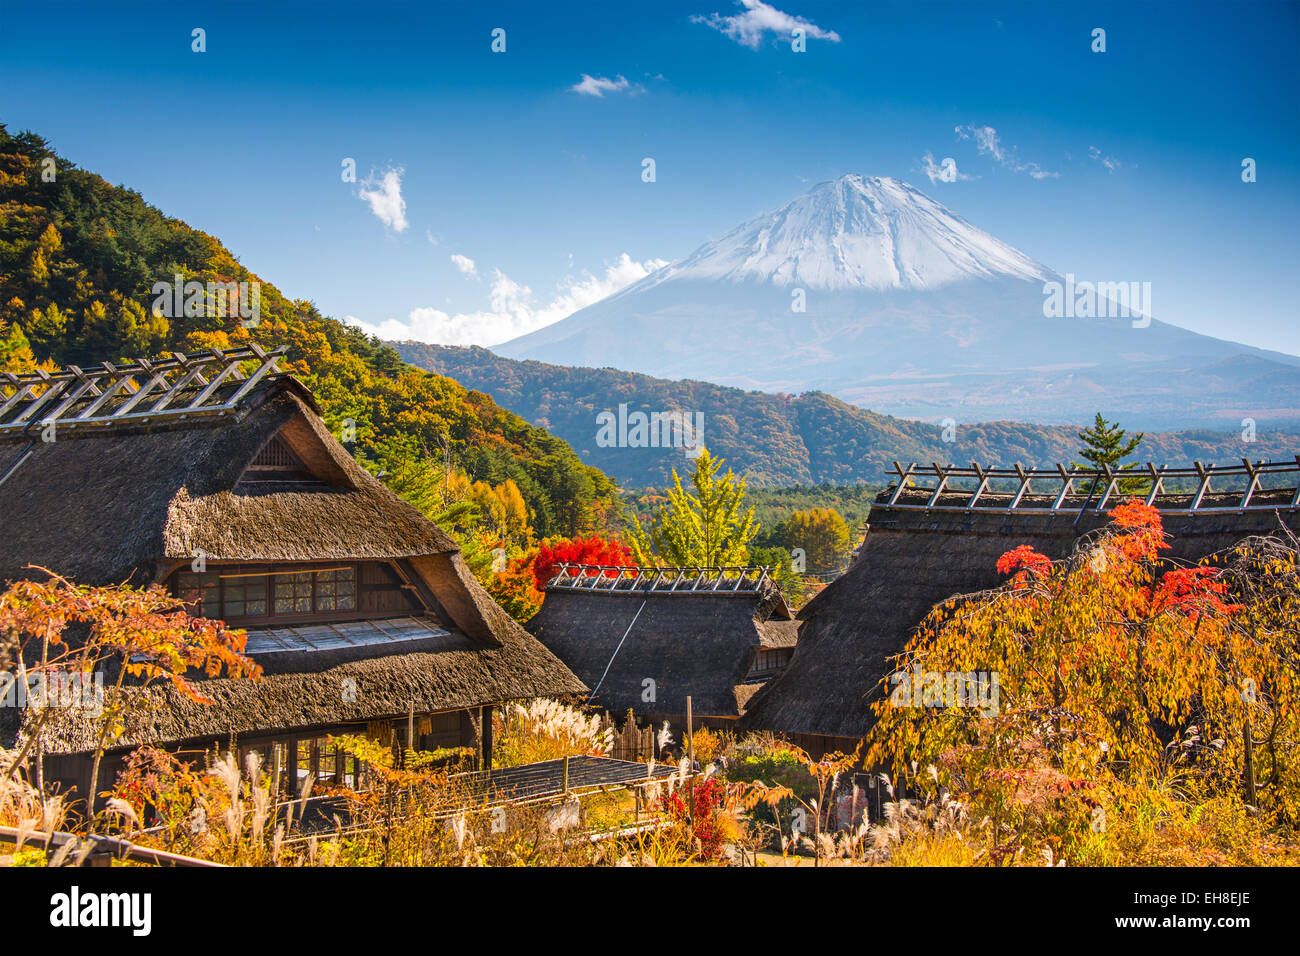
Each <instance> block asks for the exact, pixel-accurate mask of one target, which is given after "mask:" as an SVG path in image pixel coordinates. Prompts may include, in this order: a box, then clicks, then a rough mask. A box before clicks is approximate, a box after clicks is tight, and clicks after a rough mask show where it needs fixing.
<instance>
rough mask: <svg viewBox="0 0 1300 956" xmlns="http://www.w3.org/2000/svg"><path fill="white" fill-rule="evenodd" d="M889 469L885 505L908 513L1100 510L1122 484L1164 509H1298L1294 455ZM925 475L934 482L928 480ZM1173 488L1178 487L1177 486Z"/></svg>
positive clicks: (1299, 479) (1299, 461) (1298, 468)
mask: <svg viewBox="0 0 1300 956" xmlns="http://www.w3.org/2000/svg"><path fill="white" fill-rule="evenodd" d="M893 470H894V473H895V474H896V475H897V476H898V480H897V481H896V482H895V483H894V484H893V486H892V490H891V492H890V497H889V500H888V503H887V504H888V506H889V507H891V508H901V509H909V510H924V511H931V510H936V511H939V510H944V511H953V510H956V511H976V510H978V511H1016V512H1030V513H1033V512H1040V513H1048V514H1050V513H1054V512H1058V511H1065V510H1075V509H1079V510H1081V511H1082V510H1098V511H1101V510H1104V509H1105V507H1106V504H1107V502H1109V501H1110V500H1111V499H1112V498H1114V497H1116V496H1117V494H1119V495H1122V496H1124V497H1128V496H1129V495H1130V492H1127V491H1125V490H1124V489H1123V488H1122V487H1121V483H1122V482H1123V483H1127V484H1134V485H1137V486H1139V490H1138V492H1137V496H1138V497H1140V498H1144V499H1145V501H1146V503H1147V504H1149V505H1154V506H1155V507H1157V508H1160V509H1162V510H1167V511H1195V512H1198V513H1200V512H1215V511H1219V512H1237V511H1248V510H1263V509H1273V508H1279V507H1289V508H1295V507H1297V506H1300V455H1297V456H1296V457H1295V459H1294V460H1291V461H1272V462H1264V461H1259V462H1251V461H1250V460H1249V459H1246V458H1243V459H1241V464H1239V465H1236V464H1234V465H1214V464H1210V465H1204V464H1202V463H1201V462H1199V461H1197V462H1193V463H1192V465H1191V466H1190V467H1185V468H1171V467H1169V466H1167V465H1161V466H1159V467H1157V466H1156V465H1154V464H1152V463H1150V462H1148V463H1147V466H1146V468H1145V469H1139V468H1126V469H1118V468H1114V467H1112V466H1109V465H1107V466H1104V467H1102V468H1096V469H1094V468H1067V467H1065V466H1064V465H1061V464H1058V465H1056V466H1055V467H1054V468H1024V467H1022V466H1021V465H1020V464H1019V463H1017V464H1016V465H1014V466H1013V467H1011V468H984V467H981V466H980V465H979V464H977V463H975V462H971V466H970V467H969V468H964V467H961V466H957V465H940V464H939V463H937V462H934V463H932V464H930V465H928V466H925V465H916V464H915V463H913V464H910V465H908V466H907V467H906V468H904V467H903V466H902V465H901V464H899V463H898V462H894V469H893ZM931 479H932V480H933V482H934V483H933V485H930V484H928V482H929V481H930V480H931ZM920 481H926V482H927V484H925V485H922V484H920ZM961 481H965V482H966V483H967V485H968V487H967V488H966V489H960V488H958V487H957V483H958V482H961ZM1035 482H1037V485H1035V484H1034V483H1035ZM1215 482H1218V483H1219V484H1218V487H1217V488H1216V487H1215ZM971 485H973V489H972V488H971V487H970V486H971ZM1045 486H1046V492H1045V491H1044V488H1045ZM1228 486H1235V487H1228ZM1180 487H1181V488H1182V489H1183V490H1181V491H1180V490H1178V489H1179V488H1180ZM909 492H910V493H911V494H910V495H909V494H908V493H909ZM918 492H920V493H923V494H924V495H926V500H925V501H924V502H921V501H918V500H909V499H914V498H915V495H916V493H918Z"/></svg>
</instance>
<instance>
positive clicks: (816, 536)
mask: <svg viewBox="0 0 1300 956" xmlns="http://www.w3.org/2000/svg"><path fill="white" fill-rule="evenodd" d="M781 540H782V543H784V544H785V545H786V546H787V547H789V548H802V549H803V551H804V556H805V560H806V561H807V570H809V571H811V572H812V573H813V574H828V573H831V572H833V571H838V570H839V569H840V566H841V565H843V564H844V559H845V556H846V555H847V554H848V551H849V547H850V546H851V544H852V540H853V536H852V533H851V532H850V531H849V526H848V523H847V522H846V521H845V520H844V518H843V517H841V516H840V513H839V512H838V511H836V510H835V509H834V508H809V509H808V510H807V511H796V512H795V513H794V514H792V515H790V517H789V519H788V520H787V521H785V522H783V523H782V525H781Z"/></svg>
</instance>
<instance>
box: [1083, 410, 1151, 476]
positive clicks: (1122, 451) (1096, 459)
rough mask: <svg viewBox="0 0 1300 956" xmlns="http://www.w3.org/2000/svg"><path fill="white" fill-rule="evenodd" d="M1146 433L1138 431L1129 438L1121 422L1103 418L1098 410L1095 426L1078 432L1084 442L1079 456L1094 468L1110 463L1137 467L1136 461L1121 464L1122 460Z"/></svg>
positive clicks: (1140, 441)
mask: <svg viewBox="0 0 1300 956" xmlns="http://www.w3.org/2000/svg"><path fill="white" fill-rule="evenodd" d="M1144 434H1145V433H1144V432H1138V433H1137V434H1136V435H1134V436H1133V437H1132V438H1128V432H1126V431H1125V430H1124V429H1122V428H1120V427H1119V422H1108V421H1106V419H1104V418H1102V416H1101V412H1098V413H1097V419H1096V421H1095V422H1094V423H1093V426H1092V427H1091V428H1085V429H1084V430H1083V431H1081V432H1079V433H1078V435H1079V440H1080V441H1082V442H1083V447H1082V448H1080V449H1079V456H1080V457H1081V458H1083V459H1084V460H1085V461H1087V462H1089V463H1090V464H1091V465H1092V467H1094V468H1102V467H1104V466H1105V465H1110V467H1112V468H1135V467H1137V465H1136V463H1130V464H1128V465H1121V464H1120V462H1121V461H1122V460H1123V459H1124V458H1125V457H1126V456H1128V455H1131V454H1132V453H1133V451H1134V450H1135V449H1136V448H1137V446H1138V445H1140V444H1141V443H1142V438H1143V436H1144ZM1126 438H1128V440H1127V441H1125V439H1126ZM1080 467H1087V466H1080Z"/></svg>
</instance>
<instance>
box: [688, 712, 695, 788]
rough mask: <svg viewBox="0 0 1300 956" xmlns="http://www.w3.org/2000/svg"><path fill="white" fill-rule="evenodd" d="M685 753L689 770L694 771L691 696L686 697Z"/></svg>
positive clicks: (693, 727) (693, 729)
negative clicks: (688, 758)
mask: <svg viewBox="0 0 1300 956" xmlns="http://www.w3.org/2000/svg"><path fill="white" fill-rule="evenodd" d="M686 753H687V755H688V756H689V757H690V758H691V762H690V764H689V767H690V770H691V772H692V773H693V772H694V771H695V720H694V717H693V716H692V714H691V698H690V696H689V695H687V697H686Z"/></svg>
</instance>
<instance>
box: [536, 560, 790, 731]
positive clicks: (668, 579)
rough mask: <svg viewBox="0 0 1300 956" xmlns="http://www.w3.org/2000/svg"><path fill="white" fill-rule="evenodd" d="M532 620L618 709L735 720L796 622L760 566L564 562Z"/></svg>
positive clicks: (773, 666)
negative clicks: (606, 565)
mask: <svg viewBox="0 0 1300 956" xmlns="http://www.w3.org/2000/svg"><path fill="white" fill-rule="evenodd" d="M527 627H528V630H529V631H530V632H531V633H533V634H534V635H536V636H537V638H538V640H540V641H541V642H542V643H543V644H545V645H546V646H547V647H548V648H549V649H550V650H552V651H553V652H554V653H555V654H556V656H557V657H559V658H560V660H562V661H564V663H565V664H567V665H568V666H569V668H571V669H572V670H573V672H574V673H575V674H577V675H578V677H579V678H580V679H582V681H583V682H584V683H586V684H587V685H588V686H589V687H591V688H592V690H591V695H590V698H589V700H590V702H591V703H592V704H595V705H597V706H599V707H603V708H604V709H605V710H608V711H610V712H611V713H612V714H613V715H614V716H617V717H622V716H623V715H624V714H626V713H627V712H628V711H629V710H631V711H633V712H634V713H635V714H636V716H637V717H638V718H641V719H643V720H650V721H654V722H659V721H663V720H667V721H669V722H670V723H671V724H672V725H674V726H678V727H680V726H683V725H684V724H685V719H686V698H687V697H690V698H691V706H692V715H693V716H694V718H695V719H696V721H697V723H700V724H705V725H712V726H730V725H734V723H735V721H736V720H737V718H739V717H740V715H741V714H743V713H744V711H745V705H746V703H747V702H748V700H749V699H750V697H752V696H753V694H754V693H755V692H756V691H757V690H758V688H759V687H761V686H762V685H763V683H764V682H766V681H767V680H769V679H771V678H772V677H773V676H775V675H776V674H779V673H780V672H781V671H782V670H784V668H785V666H786V664H787V663H788V662H789V659H790V655H791V654H792V653H793V652H794V645H795V640H796V637H797V622H796V621H795V620H794V619H793V615H792V614H791V612H790V609H789V607H787V605H786V603H785V599H784V598H783V597H782V596H781V592H780V589H779V588H778V587H777V586H776V585H775V584H774V583H773V582H772V581H771V579H770V578H768V576H767V574H766V572H765V571H764V570H763V569H762V568H722V569H716V568H715V569H701V568H600V567H594V566H589V565H565V566H563V567H561V568H560V571H559V573H558V574H557V576H556V577H555V578H554V579H553V580H552V581H551V582H550V583H549V584H548V585H547V588H546V599H545V600H544V601H543V602H542V608H541V610H540V611H538V612H537V614H536V615H535V616H534V617H533V619H532V620H530V621H529V622H528V625H527Z"/></svg>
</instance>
